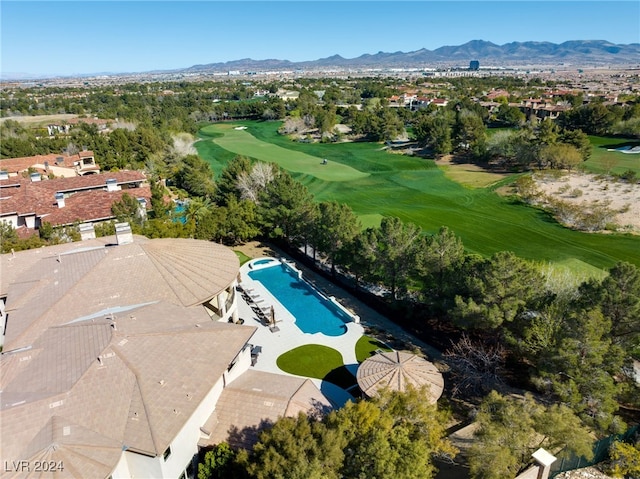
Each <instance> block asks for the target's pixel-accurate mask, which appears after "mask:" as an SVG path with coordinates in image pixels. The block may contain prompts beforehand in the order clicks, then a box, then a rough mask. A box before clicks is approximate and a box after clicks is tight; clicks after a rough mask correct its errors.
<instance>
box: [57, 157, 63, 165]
mask: <svg viewBox="0 0 640 479" xmlns="http://www.w3.org/2000/svg"><path fill="white" fill-rule="evenodd" d="M63 163H64V157H63V156H56V165H61V164H63Z"/></svg>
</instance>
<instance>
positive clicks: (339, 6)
mask: <svg viewBox="0 0 640 479" xmlns="http://www.w3.org/2000/svg"><path fill="white" fill-rule="evenodd" d="M0 9H1V13H2V15H1V28H2V30H1V32H2V33H1V40H2V41H1V45H2V46H1V47H0V48H1V54H2V55H1V63H0V67H1V68H0V70H1V74H2V77H3V78H7V77H9V76H10V75H15V76H22V77H24V78H29V77H31V78H45V77H52V76H74V75H91V74H100V73H111V74H120V73H142V72H148V71H158V70H174V69H181V68H188V67H190V66H193V65H198V64H208V63H219V62H228V61H235V60H240V59H244V58H251V59H253V60H265V59H278V60H289V61H292V62H299V61H313V60H318V59H320V58H327V57H330V56H332V55H336V54H337V55H340V56H342V57H344V58H356V57H359V56H361V55H363V54H375V53H377V52H379V51H383V52H388V53H391V52H396V51H402V52H411V51H417V50H420V49H421V48H426V49H428V50H435V49H437V48H439V47H442V46H447V45H462V44H464V43H467V42H469V41H471V40H485V41H489V42H492V43H495V44H497V45H504V44H505V43H510V42H526V41H538V42H551V43H555V44H560V43H563V42H565V41H572V40H606V41H608V42H611V43H614V44H631V43H638V42H640V24H639V23H638V21H637V20H638V18H639V17H640V2H636V1H634V0H631V1H626V0H624V1H616V2H601V1H580V2H578V1H546V2H545V1H542V2H529V1H515V0H512V1H493V2H485V1H464V2H463V1H460V2H459V1H452V2H424V1H406V2H390V1H351V2H337V1H320V2H315V1H289V2H272V1H269V2H267V1H235V2H231V1H186V2H179V1H138V2H130V1H66V2H58V1H52V2H32V1H2V2H1V4H0ZM461 12H464V15H461ZM612 12H616V15H615V19H614V20H611V21H609V20H608V19H609V18H611V17H612Z"/></svg>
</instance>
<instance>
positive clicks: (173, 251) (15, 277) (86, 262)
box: [0, 236, 239, 351]
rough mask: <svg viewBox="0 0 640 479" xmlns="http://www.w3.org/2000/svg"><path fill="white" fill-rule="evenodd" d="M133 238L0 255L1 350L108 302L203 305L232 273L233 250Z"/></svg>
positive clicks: (30, 340)
mask: <svg viewBox="0 0 640 479" xmlns="http://www.w3.org/2000/svg"><path fill="white" fill-rule="evenodd" d="M134 238H135V239H134V242H133V243H131V244H125V245H119V246H117V247H109V246H106V245H107V244H110V243H111V244H112V243H115V238H114V237H105V238H97V239H95V240H89V241H84V242H82V243H67V244H63V245H57V246H51V247H47V248H43V249H38V250H30V251H18V252H16V253H15V255H11V254H4V255H2V256H0V271H2V274H1V275H0V285H1V289H0V291H1V292H2V293H3V294H6V295H7V303H6V309H7V311H8V312H9V314H10V319H9V320H8V321H7V326H6V332H5V348H4V349H5V351H7V350H10V349H15V348H18V347H25V346H29V345H32V344H33V342H34V341H35V340H36V339H37V338H38V337H39V336H40V334H42V332H43V331H44V330H46V329H47V328H49V327H52V326H56V325H60V324H62V323H63V322H65V321H68V320H69V318H71V319H73V318H80V317H84V316H86V315H89V314H95V313H96V312H99V311H106V310H108V309H109V308H116V307H121V306H124V305H131V304H143V303H147V302H153V301H168V302H170V303H172V304H177V305H180V306H192V305H196V304H202V303H203V302H205V301H208V300H209V299H211V298H212V297H213V296H214V295H217V294H219V293H220V292H221V291H222V290H224V289H225V288H226V287H227V286H228V285H230V284H231V283H232V282H233V281H234V280H235V279H236V277H237V274H238V269H239V261H238V257H237V256H236V255H235V254H234V253H233V252H232V251H231V250H229V249H228V248H226V247H224V246H220V245H217V244H215V243H211V242H208V241H199V240H191V239H176V238H163V239H155V240H149V239H147V238H144V237H141V236H135V237H134ZM167 262H171V263H174V264H172V265H167V264H166V263H167ZM189 271H192V273H191V274H189ZM105 278H111V280H109V281H105Z"/></svg>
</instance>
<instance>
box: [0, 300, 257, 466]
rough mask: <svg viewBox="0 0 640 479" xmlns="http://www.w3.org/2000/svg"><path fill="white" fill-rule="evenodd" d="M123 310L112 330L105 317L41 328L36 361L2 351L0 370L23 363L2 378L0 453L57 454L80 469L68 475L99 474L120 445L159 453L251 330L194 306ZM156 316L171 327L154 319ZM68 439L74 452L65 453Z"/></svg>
mask: <svg viewBox="0 0 640 479" xmlns="http://www.w3.org/2000/svg"><path fill="white" fill-rule="evenodd" d="M129 313H130V315H129V316H123V317H122V318H121V319H117V320H116V324H117V329H113V328H112V327H111V321H110V320H107V319H100V320H99V321H98V320H97V321H91V320H86V321H84V322H78V323H71V324H67V325H65V326H61V327H56V328H51V329H49V330H48V331H47V332H46V333H45V334H43V337H42V338H41V340H39V341H38V343H37V345H34V346H36V347H37V349H41V350H42V352H41V353H40V355H39V356H37V357H36V358H33V357H31V358H29V359H25V358H27V357H28V355H30V354H31V353H29V351H26V352H25V351H22V352H20V351H19V352H16V353H10V352H9V353H8V354H4V355H3V356H2V359H1V360H0V361H1V362H0V364H2V366H3V369H5V365H4V364H3V363H4V362H5V357H7V358H8V359H11V356H13V355H14V354H15V355H18V356H20V357H19V358H17V361H18V362H22V363H26V365H25V366H24V367H23V368H22V371H21V372H20V374H19V375H16V376H14V377H13V378H12V379H11V380H10V381H8V382H7V383H4V382H3V384H2V388H3V391H2V394H0V400H1V401H2V404H1V405H0V408H1V409H0V414H2V429H3V434H2V438H1V441H2V456H3V458H2V459H8V458H20V459H23V458H24V459H27V458H35V457H54V458H55V457H58V458H60V460H62V459H64V461H65V469H67V468H68V469H72V470H73V469H76V470H78V471H84V472H83V473H81V474H79V476H78V477H106V476H107V475H108V474H109V473H110V472H111V471H112V470H113V468H114V467H115V465H116V463H117V461H118V459H119V458H120V453H121V451H122V450H123V448H127V449H130V450H132V451H136V452H140V453H144V454H148V455H152V456H156V455H159V454H162V452H163V451H164V450H165V449H166V448H167V447H168V446H169V444H170V443H171V441H172V440H173V439H174V438H175V437H176V435H177V434H178V432H179V431H180V429H181V428H182V427H183V426H184V423H185V422H186V420H187V419H188V418H189V417H190V416H191V415H192V414H193V412H194V411H195V410H196V408H197V407H198V406H199V404H200V403H201V402H202V401H203V400H204V398H205V396H206V395H207V394H208V393H209V392H210V390H211V388H212V387H213V386H214V384H216V382H217V381H219V380H220V378H221V377H222V374H223V373H224V372H225V371H226V369H227V367H228V365H229V364H230V363H231V361H232V360H233V359H234V358H235V356H236V355H237V354H238V352H239V351H240V350H241V349H242V348H243V347H244V345H245V344H246V342H247V341H248V340H249V338H250V337H251V336H252V335H253V333H254V332H255V328H250V327H244V326H236V325H230V324H223V323H217V322H213V321H211V320H210V319H209V317H208V316H207V315H206V313H203V311H202V308H198V309H192V308H187V309H185V308H182V307H179V306H175V305H171V304H168V303H156V304H153V305H150V306H145V307H141V308H137V309H134V310H131V311H129ZM159 315H168V316H170V317H171V319H172V321H173V324H170V323H168V322H166V321H165V322H163V323H162V324H161V325H158V323H157V322H156V318H157V317H158V316H159ZM127 323H135V324H134V326H133V327H132V328H131V329H130V330H129V328H128V327H127ZM196 324H199V326H200V327H196ZM53 331H55V333H52V332H53ZM60 339H63V340H64V341H63V344H57V342H56V341H58V340H60ZM63 348H64V349H63ZM50 349H51V350H53V352H49V350H50ZM63 353H66V354H63ZM98 358H100V360H98ZM21 359H22V361H20V360H21ZM38 377H39V378H40V379H39V380H37V378H38ZM50 377H54V378H57V379H52V380H50V379H49V378H50ZM34 379H36V380H35V381H34ZM33 389H36V391H33ZM52 422H53V424H52ZM56 424H57V427H54V426H55V425H56ZM65 429H66V433H65ZM65 434H66V435H65ZM56 436H58V437H56ZM60 436H62V437H60ZM58 441H59V442H61V443H62V444H59V443H58ZM60 445H62V446H63V447H62V448H60V447H59V446H60ZM74 445H75V446H76V447H77V448H78V449H83V450H84V451H85V452H84V455H80V456H77V455H75V454H72V453H71V452H73V451H70V452H69V454H67V455H65V452H64V449H65V448H71V449H73V446H74ZM56 449H63V450H62V451H61V452H57V451H56V452H57V454H56V455H51V453H52V451H55V450H56ZM65 456H66V457H65ZM14 460H15V459H14ZM92 468H97V469H92Z"/></svg>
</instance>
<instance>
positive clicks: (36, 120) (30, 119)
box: [0, 113, 78, 125]
mask: <svg viewBox="0 0 640 479" xmlns="http://www.w3.org/2000/svg"><path fill="white" fill-rule="evenodd" d="M77 116H78V115H75V114H72V113H61V114H59V115H38V116H9V117H5V118H0V123H4V122H5V121H7V120H15V121H17V122H20V123H25V124H28V125H33V124H40V123H42V124H47V123H50V122H55V121H63V120H70V119H72V118H75V117H77Z"/></svg>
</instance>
